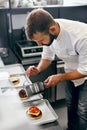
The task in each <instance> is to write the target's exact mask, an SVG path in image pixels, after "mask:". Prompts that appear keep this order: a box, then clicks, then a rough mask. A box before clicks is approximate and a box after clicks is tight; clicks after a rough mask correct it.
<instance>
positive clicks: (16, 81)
mask: <svg viewBox="0 0 87 130" xmlns="http://www.w3.org/2000/svg"><path fill="white" fill-rule="evenodd" d="M10 81H11V82H12V83H13V84H14V85H17V84H19V83H20V80H19V78H18V77H16V76H10Z"/></svg>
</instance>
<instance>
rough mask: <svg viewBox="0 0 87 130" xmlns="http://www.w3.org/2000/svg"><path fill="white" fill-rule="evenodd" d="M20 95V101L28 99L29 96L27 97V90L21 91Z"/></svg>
mask: <svg viewBox="0 0 87 130" xmlns="http://www.w3.org/2000/svg"><path fill="white" fill-rule="evenodd" d="M18 95H19V97H20V99H22V100H24V99H27V98H28V95H27V92H26V90H25V89H21V90H19V92H18Z"/></svg>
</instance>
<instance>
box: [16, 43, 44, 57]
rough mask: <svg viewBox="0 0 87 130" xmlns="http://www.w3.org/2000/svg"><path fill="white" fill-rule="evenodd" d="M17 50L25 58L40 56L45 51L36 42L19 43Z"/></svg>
mask: <svg viewBox="0 0 87 130" xmlns="http://www.w3.org/2000/svg"><path fill="white" fill-rule="evenodd" d="M15 48H16V50H17V52H18V53H19V55H20V56H22V57H23V58H25V57H36V56H40V55H41V53H42V50H43V47H42V46H38V45H37V43H36V42H34V41H17V42H16V44H15Z"/></svg>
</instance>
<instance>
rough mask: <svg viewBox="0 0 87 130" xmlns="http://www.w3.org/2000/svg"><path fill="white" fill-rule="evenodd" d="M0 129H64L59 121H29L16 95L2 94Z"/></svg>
mask: <svg viewBox="0 0 87 130" xmlns="http://www.w3.org/2000/svg"><path fill="white" fill-rule="evenodd" d="M0 129H1V130H29V129H30V130H31V129H32V130H53V129H54V130H63V129H62V128H61V127H60V125H59V124H58V122H57V121H55V122H52V123H47V124H43V125H33V124H31V123H30V122H29V120H28V118H27V116H26V111H24V109H23V104H22V103H21V102H20V100H19V98H18V97H17V96H16V97H15V95H13V94H12V95H11V96H8V95H0Z"/></svg>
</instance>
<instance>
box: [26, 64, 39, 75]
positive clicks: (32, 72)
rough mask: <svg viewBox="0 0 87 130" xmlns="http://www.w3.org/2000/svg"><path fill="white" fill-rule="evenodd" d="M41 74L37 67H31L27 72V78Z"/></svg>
mask: <svg viewBox="0 0 87 130" xmlns="http://www.w3.org/2000/svg"><path fill="white" fill-rule="evenodd" d="M38 73H39V71H38V69H37V67H35V66H30V67H29V68H28V69H27V71H26V74H27V76H28V77H29V76H33V75H37V74H38Z"/></svg>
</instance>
